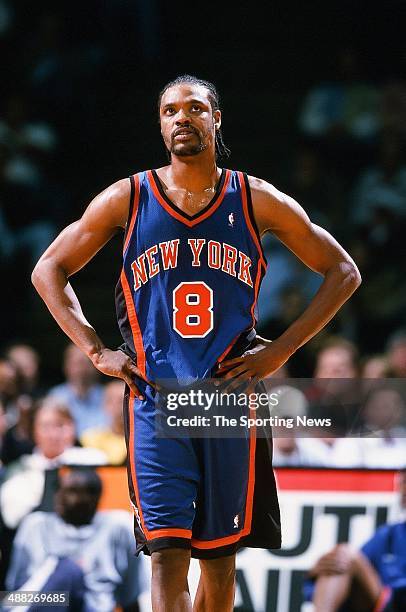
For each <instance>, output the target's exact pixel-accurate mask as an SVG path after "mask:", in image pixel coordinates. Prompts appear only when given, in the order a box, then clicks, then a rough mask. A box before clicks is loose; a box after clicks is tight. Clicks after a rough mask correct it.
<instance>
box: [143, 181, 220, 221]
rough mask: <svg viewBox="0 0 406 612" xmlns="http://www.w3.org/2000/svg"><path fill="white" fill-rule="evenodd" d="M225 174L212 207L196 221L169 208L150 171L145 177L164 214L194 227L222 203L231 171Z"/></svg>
mask: <svg viewBox="0 0 406 612" xmlns="http://www.w3.org/2000/svg"><path fill="white" fill-rule="evenodd" d="M225 172H226V176H225V180H224V184H223V187H222V189H221V191H220V193H219V195H218V198H217V201H216V202H215V203H214V204H213V205H212V206H209V207H208V210H207V211H206V212H205V213H203V214H201V215H199V216H198V217H197V218H196V219H187V218H186V217H184V216H183V215H181V214H180V213H177V212H176V210H174V208H172V206H169V204H168V202H166V201H165V199H164V198H163V197H162V195H161V194H160V192H159V189H158V186H157V184H156V182H155V178H154V175H153V173H152V172H151V170H148V171H147V176H148V180H149V184H150V185H151V189H152V191H153V194H154V196H155V197H156V199H157V200H158V202H159V203H160V205H161V206H162V207H163V208H164V209H165V210H166V212H167V213H169V214H170V215H171V216H172V217H174V218H175V219H177V220H178V221H181V222H182V223H184V224H185V225H187V226H188V227H194V226H195V225H197V224H198V223H200V222H201V221H204V220H205V219H207V218H208V217H210V215H212V214H213V213H214V212H215V211H216V210H217V209H218V207H219V206H220V204H221V202H222V201H223V199H224V196H225V193H226V190H227V187H228V184H229V182H230V177H231V170H226V171H225Z"/></svg>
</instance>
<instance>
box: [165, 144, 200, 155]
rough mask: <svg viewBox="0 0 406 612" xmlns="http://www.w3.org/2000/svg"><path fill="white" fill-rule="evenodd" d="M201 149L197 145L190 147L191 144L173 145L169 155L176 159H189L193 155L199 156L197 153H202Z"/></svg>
mask: <svg viewBox="0 0 406 612" xmlns="http://www.w3.org/2000/svg"><path fill="white" fill-rule="evenodd" d="M203 149H204V148H203V147H202V145H201V144H199V145H192V144H186V143H185V144H182V143H179V144H175V145H174V146H173V147H172V149H171V153H172V154H173V155H177V156H178V157H191V156H193V155H199V153H201V152H202V151H203Z"/></svg>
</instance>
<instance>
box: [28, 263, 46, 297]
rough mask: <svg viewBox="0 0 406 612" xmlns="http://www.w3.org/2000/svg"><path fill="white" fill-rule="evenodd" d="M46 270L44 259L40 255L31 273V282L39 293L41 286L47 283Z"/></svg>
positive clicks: (41, 289)
mask: <svg viewBox="0 0 406 612" xmlns="http://www.w3.org/2000/svg"><path fill="white" fill-rule="evenodd" d="M48 272H49V270H48V265H47V262H46V260H44V257H41V259H39V261H38V262H37V263H36V265H35V268H34V269H33V271H32V273H31V282H32V284H33V285H34V287H35V289H36V290H37V291H38V293H39V294H40V295H41V292H42V291H43V288H44V287H45V286H46V285H47V277H48Z"/></svg>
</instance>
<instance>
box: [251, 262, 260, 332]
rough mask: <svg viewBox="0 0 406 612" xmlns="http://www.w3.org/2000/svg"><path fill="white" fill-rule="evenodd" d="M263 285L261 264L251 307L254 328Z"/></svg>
mask: <svg viewBox="0 0 406 612" xmlns="http://www.w3.org/2000/svg"><path fill="white" fill-rule="evenodd" d="M260 283H261V263H258V270H257V275H256V278H255V289H254V300H253V302H252V305H251V316H252V326H253V327H254V326H255V323H256V320H255V306H256V305H257V301H258V293H259V285H260Z"/></svg>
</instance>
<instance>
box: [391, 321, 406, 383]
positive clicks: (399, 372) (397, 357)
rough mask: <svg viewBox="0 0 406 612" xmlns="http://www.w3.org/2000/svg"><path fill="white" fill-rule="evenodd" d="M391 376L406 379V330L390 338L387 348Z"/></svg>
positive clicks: (401, 330)
mask: <svg viewBox="0 0 406 612" xmlns="http://www.w3.org/2000/svg"><path fill="white" fill-rule="evenodd" d="M386 354H387V358H388V363H389V372H390V376H392V377H395V378H406V330H405V329H400V330H399V331H397V332H395V333H394V334H393V335H392V336H391V337H390V338H389V342H388V346H387V352H386Z"/></svg>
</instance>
